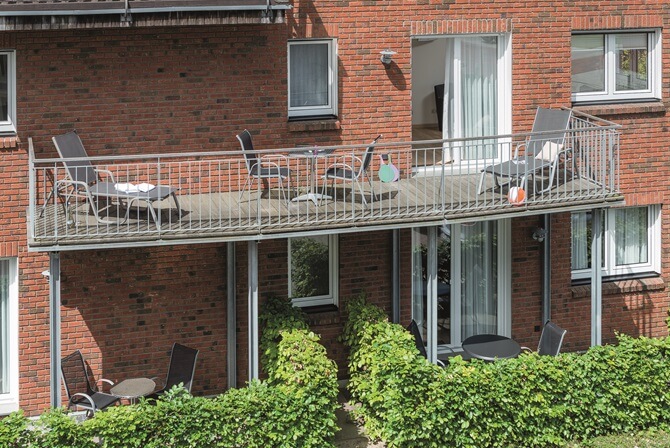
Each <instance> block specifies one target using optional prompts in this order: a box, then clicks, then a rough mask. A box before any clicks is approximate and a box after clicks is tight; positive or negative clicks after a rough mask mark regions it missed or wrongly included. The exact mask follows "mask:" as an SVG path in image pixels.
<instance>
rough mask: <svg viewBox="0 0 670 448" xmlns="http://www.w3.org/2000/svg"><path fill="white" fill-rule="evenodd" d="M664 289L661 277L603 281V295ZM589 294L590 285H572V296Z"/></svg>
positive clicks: (579, 296) (578, 297)
mask: <svg viewBox="0 0 670 448" xmlns="http://www.w3.org/2000/svg"><path fill="white" fill-rule="evenodd" d="M663 289H665V281H664V280H663V278H661V277H649V278H633V279H629V280H616V281H609V282H608V281H606V282H603V296H611V295H615V294H626V293H636V292H645V291H660V290H663ZM590 296H591V285H590V284H588V285H579V286H573V287H572V298H573V299H580V298H584V297H590Z"/></svg>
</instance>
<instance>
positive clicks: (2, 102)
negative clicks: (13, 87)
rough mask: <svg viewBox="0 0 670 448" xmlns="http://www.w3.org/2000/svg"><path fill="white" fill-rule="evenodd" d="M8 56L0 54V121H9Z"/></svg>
mask: <svg viewBox="0 0 670 448" xmlns="http://www.w3.org/2000/svg"><path fill="white" fill-rule="evenodd" d="M9 76H10V74H9V56H8V55H7V54H0V121H9V85H10V79H9Z"/></svg>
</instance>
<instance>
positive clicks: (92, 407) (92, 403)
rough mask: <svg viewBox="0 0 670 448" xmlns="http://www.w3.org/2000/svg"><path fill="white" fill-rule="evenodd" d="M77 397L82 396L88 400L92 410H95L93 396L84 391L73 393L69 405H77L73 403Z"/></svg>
mask: <svg viewBox="0 0 670 448" xmlns="http://www.w3.org/2000/svg"><path fill="white" fill-rule="evenodd" d="M76 397H82V398H84V399H86V401H88V403H89V405H90V407H91V412H95V402H94V401H93V398H91V396H90V395H88V394H85V393H82V392H77V393H76V394H72V396H71V397H70V401H69V402H68V407H70V406H72V405H74V406H77V403H73V401H72V400H74V399H75V398H76Z"/></svg>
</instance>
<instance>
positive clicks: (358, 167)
mask: <svg viewBox="0 0 670 448" xmlns="http://www.w3.org/2000/svg"><path fill="white" fill-rule="evenodd" d="M381 137H382V136H381V134H380V135H378V136H377V137H375V139H374V140H372V143H370V145H368V147H367V148H366V149H365V153H364V154H363V159H360V158H358V157H356V156H351V155H344V156H340V157H338V158H337V159H336V162H335V163H333V164H331V165H330V166H328V167H327V168H326V172H325V174H324V175H323V179H324V182H323V186H322V187H321V197H322V198H323V197H325V196H326V186H327V184H328V180H330V189H331V190H334V189H335V181H336V180H341V181H348V182H353V183H354V184H355V185H356V187H357V188H358V192H359V193H360V195H361V200H362V201H363V205H365V206H366V207H367V206H368V201H367V200H366V199H365V191H364V190H363V185H362V183H363V181H364V180H365V179H367V181H368V184H369V185H370V190H371V192H372V200H374V196H375V194H374V187H373V186H372V178H371V176H370V174H369V173H368V168H369V167H370V162H371V161H372V153H373V152H374V150H375V145H376V144H377V141H378V140H379V139H380V138H381ZM352 195H353V191H352Z"/></svg>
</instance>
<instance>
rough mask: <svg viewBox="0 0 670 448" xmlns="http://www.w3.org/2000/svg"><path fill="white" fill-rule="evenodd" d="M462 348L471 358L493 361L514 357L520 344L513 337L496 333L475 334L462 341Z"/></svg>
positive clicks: (519, 350) (519, 349)
mask: <svg viewBox="0 0 670 448" xmlns="http://www.w3.org/2000/svg"><path fill="white" fill-rule="evenodd" d="M462 346H463V350H464V351H465V352H466V353H467V354H469V355H470V356H472V357H473V358H477V359H483V360H485V361H495V360H497V359H504V358H516V357H517V356H519V354H520V353H521V346H520V345H519V344H518V343H517V342H516V341H515V340H513V339H510V338H508V337H505V336H500V335H498V334H476V335H474V336H470V337H469V338H466V339H465V340H464V341H463V344H462Z"/></svg>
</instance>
